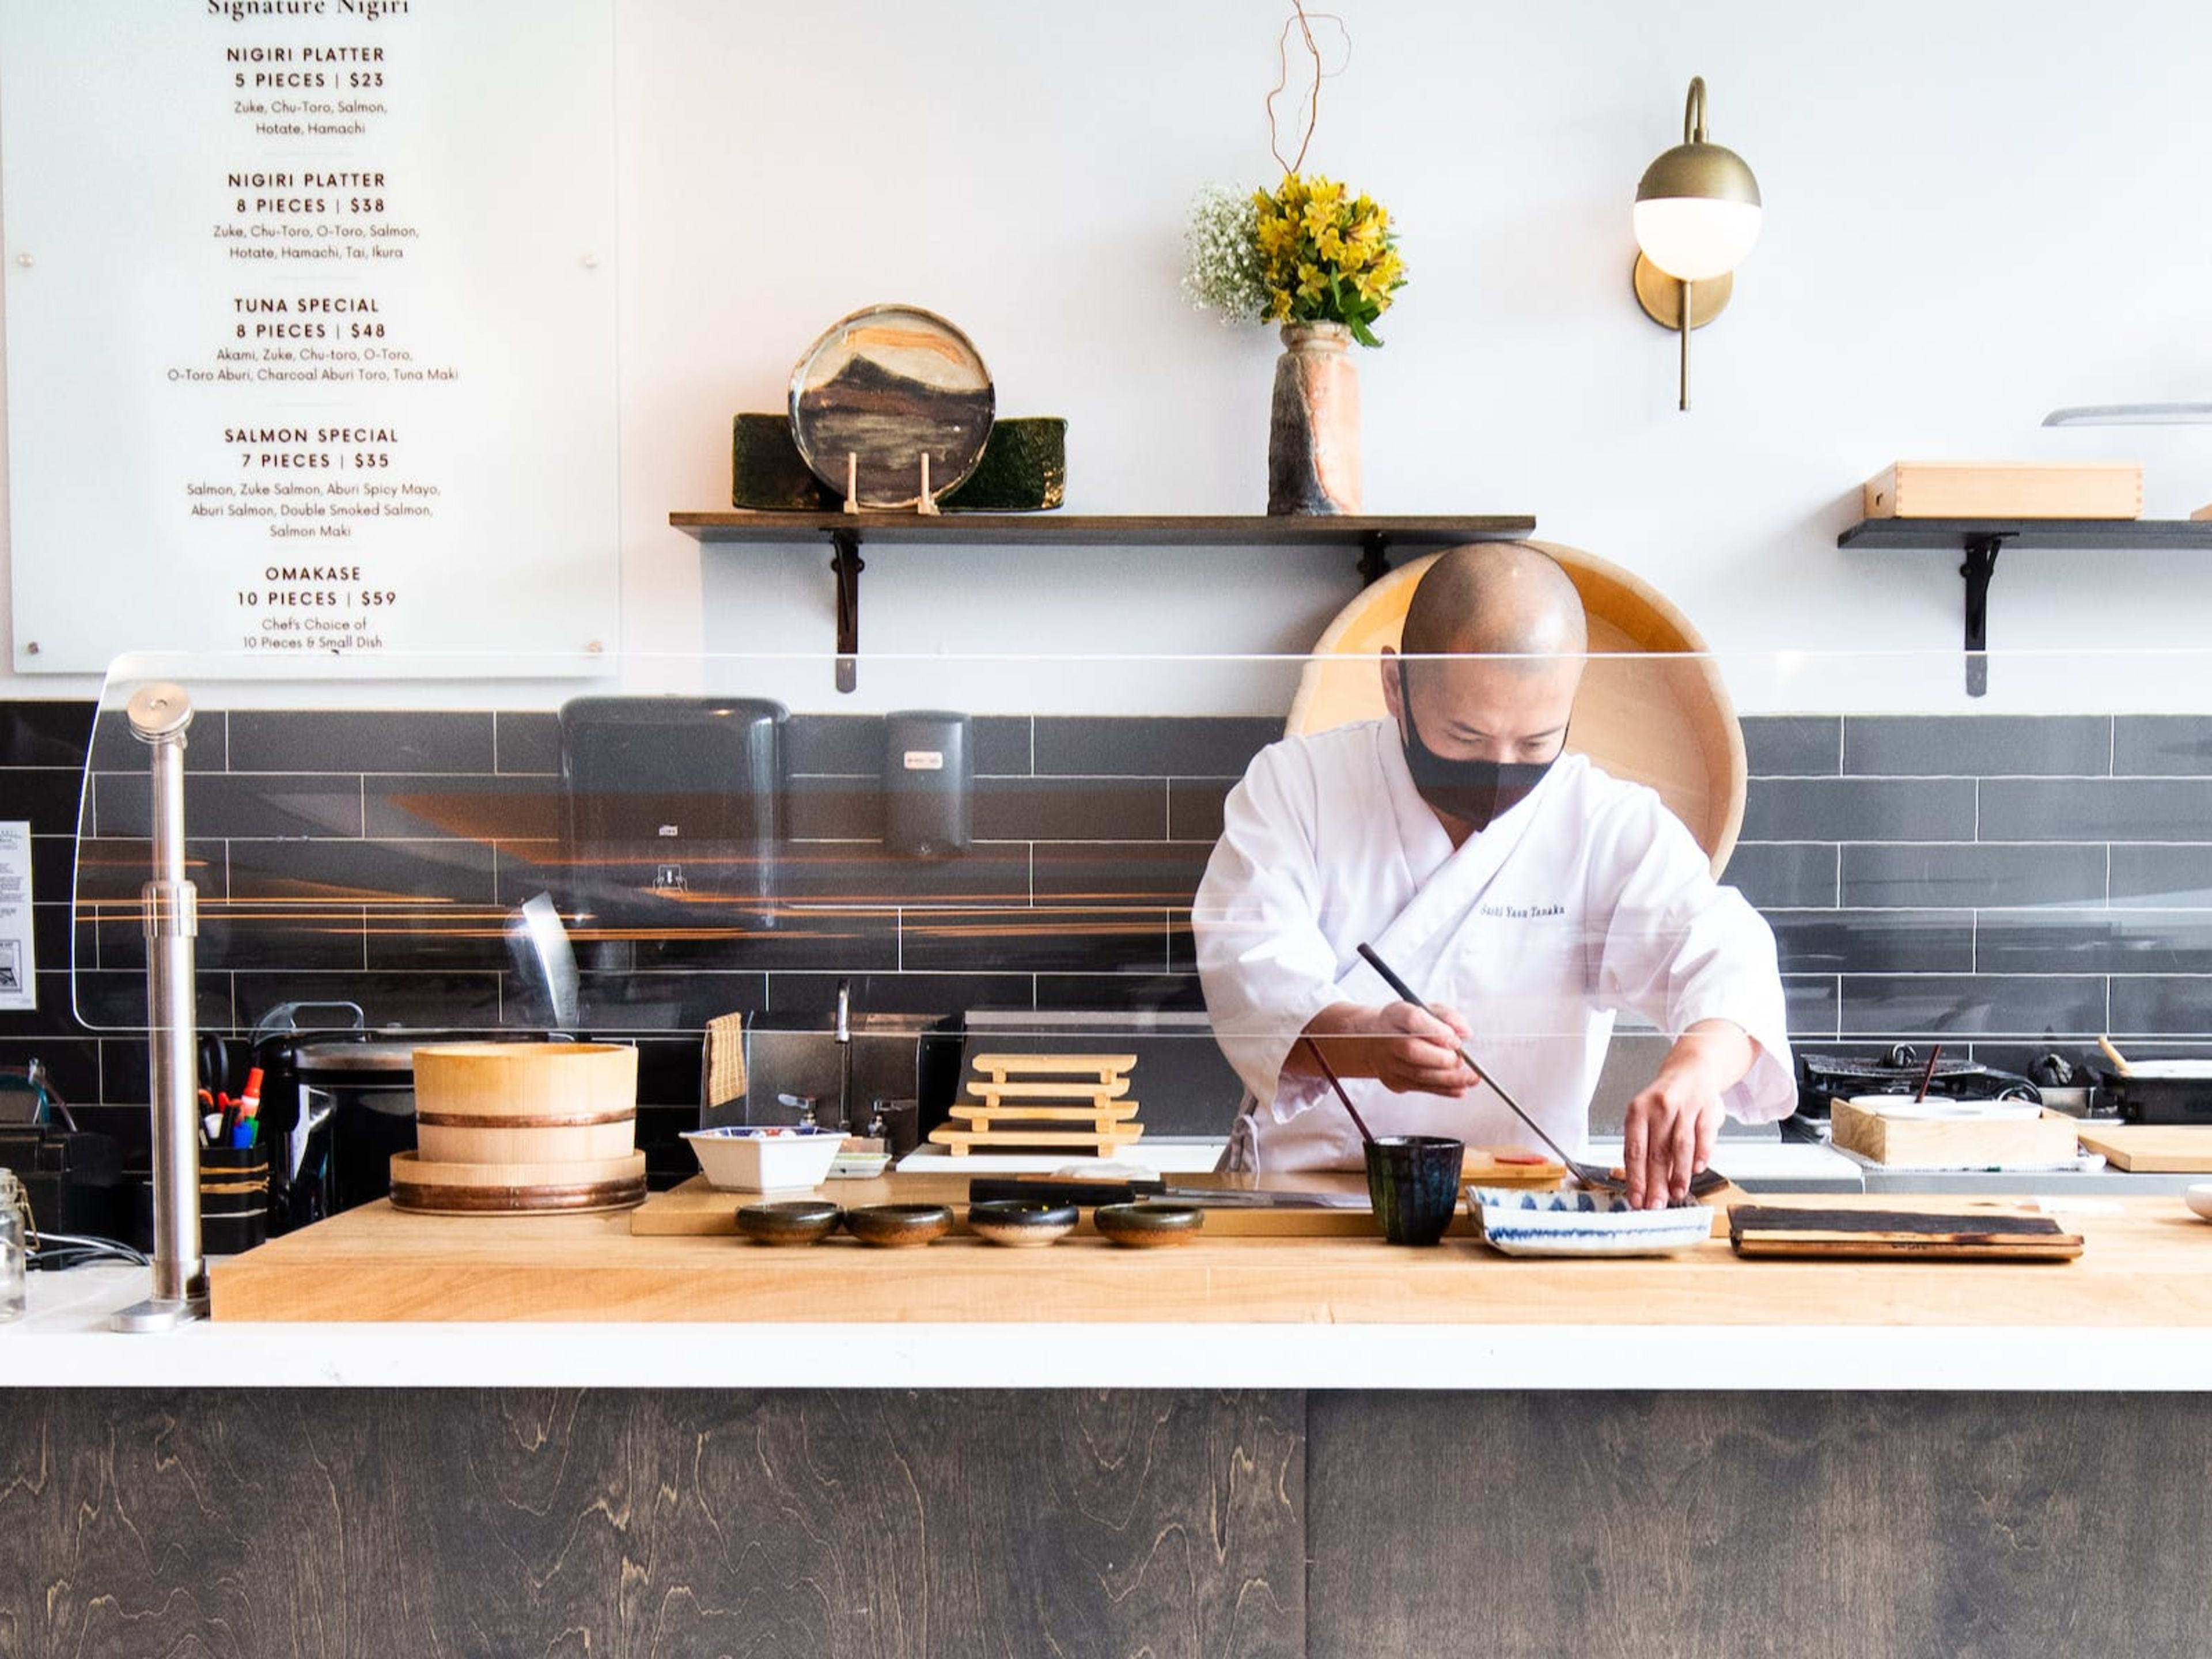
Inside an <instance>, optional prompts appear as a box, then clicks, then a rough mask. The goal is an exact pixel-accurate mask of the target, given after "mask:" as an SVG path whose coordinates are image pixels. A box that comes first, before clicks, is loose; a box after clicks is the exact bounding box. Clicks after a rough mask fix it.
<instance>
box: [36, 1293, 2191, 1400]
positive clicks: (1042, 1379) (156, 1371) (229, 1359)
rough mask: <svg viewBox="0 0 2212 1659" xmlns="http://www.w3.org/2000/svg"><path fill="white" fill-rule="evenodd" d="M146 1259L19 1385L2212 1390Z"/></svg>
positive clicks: (1525, 1341)
mask: <svg viewBox="0 0 2212 1659" xmlns="http://www.w3.org/2000/svg"><path fill="white" fill-rule="evenodd" d="M143 1286H144V1279H143V1273H137V1272H133V1271H131V1270H117V1269H112V1268H86V1269H80V1270H78V1271H77V1272H76V1273H70V1274H67V1275H64V1276H63V1279H62V1282H60V1283H55V1282H53V1281H51V1280H49V1281H46V1282H43V1283H41V1282H40V1281H39V1280H37V1279H35V1278H34V1280H33V1287H32V1298H31V1312H30V1316H29V1317H28V1318H27V1320H25V1321H24V1322H21V1323H19V1324H14V1325H0V1390H4V1389H9V1388H16V1387H22V1388H224V1389H240V1388H247V1389H252V1388H370V1389H454V1388H465V1389H477V1388H501V1389H533V1388H562V1389H781V1388H809V1389H819V1388H836V1389H849V1388H854V1387H857V1386H866V1387H870V1388H887V1389H1469V1390H1481V1389H1701V1390H1703V1389H1718V1390H1745V1389H1763V1390H1805V1389H1875V1390H1889V1389H1934V1390H1943V1391H1954V1392H2015V1391H2021V1390H2050V1391H2057V1392H2066V1393H2075V1392H2087V1393H2105V1392H2185V1393H2203V1392H2208V1391H2212V1328H2193V1327H2191V1328H2118V1329H2110V1328H2072V1327H2067V1328H2040V1327H2021V1326H1986V1327H1977V1326H1910V1325H1863V1326H1786V1325H1367V1324H1361V1325H1352V1324H1345V1325H1331V1324H1309V1325H1285V1324H1229V1323H1223V1324H1180V1323H1176V1324H1049V1325H1046V1324H1020V1325H1007V1324H990V1325H986V1324H921V1323H915V1324H891V1323H871V1324H773V1325H771V1324H762V1325H750V1324H747V1325H732V1324H683V1325H675V1324H635V1325H609V1324H527V1323H518V1324H481V1323H471V1324H460V1323H453V1324H445V1323H416V1324H376V1325H365V1324H364V1325H356V1324H287V1325H264V1324H225V1325H216V1324H209V1323H204V1322H202V1323H197V1324H191V1325H187V1326H185V1327H182V1328H179V1329H177V1330H174V1331H171V1332H167V1333H164V1334H159V1335H149V1336H124V1335H118V1334H115V1333H113V1332H111V1331H108V1330H107V1329H106V1328H105V1319H106V1314H107V1313H108V1312H109V1311H110V1310H113V1309H115V1308H118V1307H121V1306H123V1305H125V1304H126V1303H128V1302H131V1301H132V1300H135V1299H136V1297H137V1296H139V1295H141V1294H143Z"/></svg>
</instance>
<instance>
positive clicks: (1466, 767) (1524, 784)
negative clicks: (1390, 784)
mask: <svg viewBox="0 0 2212 1659" xmlns="http://www.w3.org/2000/svg"><path fill="white" fill-rule="evenodd" d="M1398 705H1399V707H1400V708H1403V709H1404V710H1405V711H1406V769H1407V771H1408V772H1411V773H1412V774H1413V787H1414V788H1415V789H1417V790H1419V792H1420V796H1421V799H1423V800H1425V801H1426V802H1428V804H1429V805H1431V806H1433V807H1434V808H1436V810H1437V811H1439V812H1442V813H1443V814H1444V816H1445V817H1451V818H1456V819H1457V820H1458V821H1459V822H1460V823H1467V824H1472V825H1474V828H1475V829H1488V828H1489V827H1490V825H1491V823H1492V820H1493V819H1495V818H1497V817H1500V816H1501V815H1502V814H1504V813H1505V812H1508V811H1511V810H1512V809H1513V808H1514V807H1516V806H1518V805H1520V804H1521V803H1522V801H1524V800H1526V799H1528V797H1529V796H1530V795H1531V794H1533V793H1534V792H1535V788H1536V786H1537V785H1538V784H1540V783H1541V782H1542V781H1544V774H1546V773H1547V772H1548V771H1550V770H1551V769H1552V768H1553V767H1554V766H1556V765H1557V764H1559V756H1557V755H1554V756H1553V757H1552V758H1551V759H1550V760H1547V761H1536V762H1520V763H1515V762H1508V761H1487V760H1447V759H1445V758H1444V757H1443V756H1442V755H1439V754H1437V752H1436V751H1435V750H1432V749H1431V748H1430V747H1429V746H1428V744H1425V743H1423V742H1422V741H1421V729H1420V727H1419V726H1416V725H1414V724H1413V692H1412V690H1410V689H1409V688H1408V687H1407V684H1406V659H1404V658H1403V657H1401V658H1399V659H1398ZM1565 747H1566V744H1565V740H1564V739H1562V740H1561V743H1560V749H1561V751H1562V752H1565Z"/></svg>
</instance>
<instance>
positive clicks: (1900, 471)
mask: <svg viewBox="0 0 2212 1659" xmlns="http://www.w3.org/2000/svg"><path fill="white" fill-rule="evenodd" d="M1863 494H1864V496H1865V510H1866V516H1867V517H1868V518H1869V519H2140V518H2141V517H2142V466H2141V465H2139V464H2138V463H2136V462H2134V461H2066V462H2055V463H2043V464H2035V465H2030V464H2027V463H2025V462H2011V461H1899V462H1897V463H1896V464H1895V465H1893V466H1891V467H1889V468H1888V469H1887V471H1883V472H1881V474H1879V475H1878V476H1876V477H1872V478H1869V479H1868V480H1867V482H1866V485H1865V488H1864V491H1863Z"/></svg>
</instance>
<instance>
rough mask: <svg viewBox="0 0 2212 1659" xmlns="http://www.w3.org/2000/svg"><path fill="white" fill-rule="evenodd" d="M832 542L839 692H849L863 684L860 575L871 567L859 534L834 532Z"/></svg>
mask: <svg viewBox="0 0 2212 1659" xmlns="http://www.w3.org/2000/svg"><path fill="white" fill-rule="evenodd" d="M829 539H830V541H831V543H832V544H835V546H836V553H835V554H834V555H833V556H831V558H830V560H829V568H830V569H831V571H833V572H834V573H835V574H836V578H837V689H838V690H840V691H844V692H850V691H852V690H854V689H855V688H857V687H858V686H859V684H860V573H861V572H862V571H863V570H866V568H868V567H867V566H866V564H865V563H864V562H862V561H861V558H860V532H859V531H857V530H842V529H840V530H833V531H831V532H829Z"/></svg>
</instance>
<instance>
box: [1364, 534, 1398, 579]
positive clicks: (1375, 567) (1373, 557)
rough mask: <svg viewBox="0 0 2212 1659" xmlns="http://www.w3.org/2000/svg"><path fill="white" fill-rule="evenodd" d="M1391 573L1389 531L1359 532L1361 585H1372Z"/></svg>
mask: <svg viewBox="0 0 2212 1659" xmlns="http://www.w3.org/2000/svg"><path fill="white" fill-rule="evenodd" d="M1389 574H1390V538H1389V533H1388V532H1384V531H1381V530H1364V531H1362V532H1360V534H1359V585H1360V586H1362V587H1372V586H1374V585H1375V584H1376V582H1378V581H1381V580H1383V577H1385V576H1387V575H1389Z"/></svg>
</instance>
